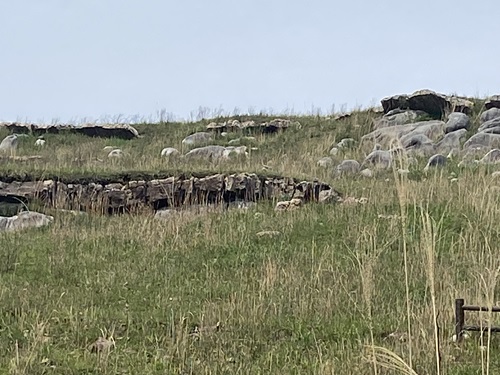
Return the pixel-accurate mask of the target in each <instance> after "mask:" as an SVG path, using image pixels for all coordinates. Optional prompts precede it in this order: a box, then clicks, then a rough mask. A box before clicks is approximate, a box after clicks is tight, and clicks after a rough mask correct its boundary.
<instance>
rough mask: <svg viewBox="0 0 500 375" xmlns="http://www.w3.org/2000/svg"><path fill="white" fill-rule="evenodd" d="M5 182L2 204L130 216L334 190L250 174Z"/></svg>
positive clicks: (313, 196) (0, 189) (0, 185)
mask: <svg viewBox="0 0 500 375" xmlns="http://www.w3.org/2000/svg"><path fill="white" fill-rule="evenodd" d="M2 179H3V180H4V181H3V182H2V181H1V180H0V202H1V201H9V202H15V201H16V200H20V201H24V202H26V201H30V200H33V199H37V200H39V201H40V202H41V203H42V204H44V205H46V206H47V207H54V208H64V209H71V210H79V211H97V212H103V213H105V212H108V213H116V212H127V211H130V210H133V209H139V208H144V207H146V208H153V209H155V210H158V209H161V208H168V207H181V206H184V205H192V204H209V203H215V204H219V203H229V202H233V201H246V202H255V201H257V200H260V199H280V198H282V197H291V198H299V199H301V200H302V201H303V202H309V201H318V199H319V194H320V192H321V191H323V190H332V191H333V189H332V188H331V187H330V186H329V185H327V184H324V183H322V182H319V181H312V182H309V181H298V180H296V179H293V178H288V177H265V176H258V175H256V174H252V173H237V174H214V175H208V176H205V177H195V176H170V177H164V178H150V179H146V178H144V179H142V180H131V179H128V178H117V179H115V180H114V181H113V180H107V181H106V180H100V181H99V180H97V179H94V181H92V180H90V179H89V180H86V181H81V180H80V181H74V182H71V181H67V180H65V181H60V180H57V179H55V178H54V179H51V180H45V181H43V180H42V181H36V180H34V179H33V180H23V181H19V180H17V181H16V179H14V178H6V177H3V178H2ZM96 180H97V181H96ZM336 194H338V195H339V196H340V195H341V194H340V193H338V192H336Z"/></svg>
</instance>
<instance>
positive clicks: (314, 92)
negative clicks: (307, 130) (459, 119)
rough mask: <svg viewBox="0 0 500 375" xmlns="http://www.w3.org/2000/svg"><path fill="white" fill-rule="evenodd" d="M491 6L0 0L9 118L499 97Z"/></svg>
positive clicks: (0, 60) (2, 81)
mask: <svg viewBox="0 0 500 375" xmlns="http://www.w3.org/2000/svg"><path fill="white" fill-rule="evenodd" d="M499 16H500V4H498V2H497V1H493V0H489V1H486V0H483V1H481V0H479V1H475V2H471V1H464V0H433V1H431V0H420V1H402V0H397V1H396V0H385V1H384V0H379V1H367V0H363V1H361V0H349V1H347V0H346V1H326V0H308V1H298V0H267V1H265V0H210V1H208V0H182V1H170V0H163V1H160V0H142V1H138V0H43V1H42V0H12V1H8V0H0V24H1V25H2V26H1V27H2V31H1V32H0V51H1V55H0V121H2V120H3V121H13V120H29V121H34V122H51V121H52V120H54V119H59V120H60V121H76V120H81V119H82V118H85V117H86V118H90V119H102V118H105V117H107V116H111V117H116V116H118V115H122V116H125V118H130V116H140V117H145V118H146V117H151V116H154V115H155V114H156V113H157V112H158V111H160V110H162V109H164V110H165V111H166V112H167V113H173V114H175V115H176V116H178V117H181V118H189V116H190V113H191V111H193V110H194V111H195V112H196V111H197V109H198V107H200V106H202V107H208V108H210V109H216V108H220V107H222V108H223V109H224V110H225V111H226V112H232V111H233V110H234V108H235V107H237V108H239V109H240V110H241V112H247V111H248V110H249V109H251V108H253V109H254V110H256V111H260V110H268V111H269V110H271V109H272V110H273V111H274V112H275V113H279V112H283V111H285V110H288V111H290V110H292V109H293V110H294V111H295V112H310V111H311V108H312V107H314V108H322V109H323V111H325V112H327V111H329V110H330V108H331V107H332V105H335V108H336V109H337V110H338V109H340V108H341V107H342V106H346V107H347V108H348V109H349V108H353V107H356V106H369V105H371V104H377V105H378V103H379V100H380V99H381V98H382V97H384V96H387V95H392V94H398V93H410V92H413V91H415V90H418V89H422V88H430V89H433V90H436V91H440V92H444V93H458V94H464V95H474V96H475V95H479V96H485V95H492V94H497V93H500V75H499V74H498V66H499V65H498V64H499V62H498V61H499V58H500V53H499V52H498V48H497V46H496V45H495V44H494V43H496V40H497V37H498V35H499V33H500V24H499V23H498V18H499Z"/></svg>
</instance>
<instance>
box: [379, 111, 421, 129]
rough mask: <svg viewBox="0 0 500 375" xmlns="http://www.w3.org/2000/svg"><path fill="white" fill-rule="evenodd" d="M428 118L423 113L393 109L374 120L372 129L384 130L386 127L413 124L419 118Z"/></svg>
mask: <svg viewBox="0 0 500 375" xmlns="http://www.w3.org/2000/svg"><path fill="white" fill-rule="evenodd" d="M423 116H428V114H427V113H425V112H424V111H413V110H403V109H399V108H398V109H393V110H392V111H389V112H388V113H386V114H385V115H383V116H382V117H380V118H378V119H375V120H374V123H373V127H374V129H380V128H386V127H388V126H399V125H404V124H408V123H411V122H415V120H416V119H417V118H419V117H423Z"/></svg>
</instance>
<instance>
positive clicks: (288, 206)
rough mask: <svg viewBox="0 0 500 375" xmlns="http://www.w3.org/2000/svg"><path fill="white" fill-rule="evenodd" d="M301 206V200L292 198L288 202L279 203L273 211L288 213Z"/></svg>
mask: <svg viewBox="0 0 500 375" xmlns="http://www.w3.org/2000/svg"><path fill="white" fill-rule="evenodd" d="M300 206H302V200H301V199H297V198H293V199H291V200H289V201H281V202H278V203H277V204H276V207H275V211H289V210H294V209H296V208H299V207H300Z"/></svg>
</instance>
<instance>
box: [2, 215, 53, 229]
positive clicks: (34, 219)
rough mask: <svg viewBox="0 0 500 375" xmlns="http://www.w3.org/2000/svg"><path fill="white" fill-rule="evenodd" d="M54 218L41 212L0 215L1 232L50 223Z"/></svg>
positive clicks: (37, 226)
mask: <svg viewBox="0 0 500 375" xmlns="http://www.w3.org/2000/svg"><path fill="white" fill-rule="evenodd" d="M53 220H54V218H53V217H52V216H48V215H44V214H42V213H39V212H33V211H22V212H20V213H18V214H17V215H14V216H11V217H4V216H0V232H11V231H17V230H22V229H27V228H39V227H43V226H46V225H49V224H50V223H51V222H52V221H53Z"/></svg>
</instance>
